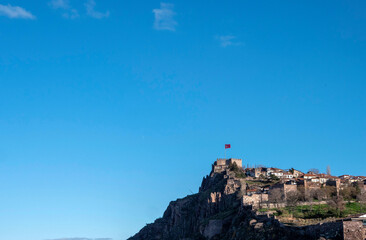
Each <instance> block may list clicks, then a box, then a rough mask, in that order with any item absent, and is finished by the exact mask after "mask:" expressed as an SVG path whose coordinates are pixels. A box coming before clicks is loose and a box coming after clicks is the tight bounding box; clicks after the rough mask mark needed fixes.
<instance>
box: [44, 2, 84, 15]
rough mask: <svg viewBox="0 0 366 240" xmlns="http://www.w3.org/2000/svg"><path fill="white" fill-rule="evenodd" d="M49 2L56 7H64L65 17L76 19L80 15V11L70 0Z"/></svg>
mask: <svg viewBox="0 0 366 240" xmlns="http://www.w3.org/2000/svg"><path fill="white" fill-rule="evenodd" d="M48 4H49V6H51V7H52V8H54V9H62V12H63V13H62V16H63V17H64V18H69V19H75V18H77V17H79V12H78V11H77V10H76V9H75V8H72V7H71V5H70V3H69V0H52V1H50V2H49V3H48Z"/></svg>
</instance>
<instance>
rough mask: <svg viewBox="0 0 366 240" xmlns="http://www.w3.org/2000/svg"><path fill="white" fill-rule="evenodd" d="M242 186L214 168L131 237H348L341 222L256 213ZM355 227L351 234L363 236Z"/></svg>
mask: <svg viewBox="0 0 366 240" xmlns="http://www.w3.org/2000/svg"><path fill="white" fill-rule="evenodd" d="M241 187H243V188H244V187H245V182H243V181H240V179H237V178H235V174H234V173H233V172H231V171H230V170H226V171H224V172H222V173H215V172H211V174H210V175H209V176H206V177H205V178H203V180H202V184H201V187H200V189H199V192H198V193H197V194H193V195H189V196H187V197H185V198H183V199H178V200H176V201H172V202H170V204H169V206H168V207H167V209H166V210H165V212H164V215H163V217H162V218H159V219H157V220H155V222H154V223H151V224H148V225H146V226H145V227H144V228H142V229H141V230H140V232H138V233H137V234H136V235H134V236H133V237H131V238H129V240H174V239H179V240H196V239H197V240H200V239H202V240H203V239H208V240H219V239H220V240H226V239H227V240H229V239H232V240H239V239H258V240H259V239H261V240H262V239H263V240H267V239H268V240H270V239H271V240H273V239H281V240H290V239H291V240H292V239H296V240H303V239H304V240H305V239H323V240H324V239H325V240H328V239H329V240H330V239H333V240H336V239H345V237H344V234H343V232H344V229H343V225H342V224H343V223H341V222H334V223H329V224H322V225H312V226H308V227H302V228H296V227H288V226H284V225H283V224H281V223H280V222H278V221H277V220H275V219H274V218H272V217H268V216H267V215H256V214H255V212H254V211H252V209H251V208H250V207H244V206H242V205H241V200H240V198H239V197H238V195H239V194H240V192H241V191H240V189H241ZM355 231H356V230H354V231H352V233H351V232H349V233H348V234H349V235H352V236H356V235H357V234H358V235H360V236H361V233H358V232H355ZM361 231H362V230H361ZM354 232H355V233H354ZM358 235H357V236H358ZM354 240H358V238H356V239H354ZM360 240H364V238H360Z"/></svg>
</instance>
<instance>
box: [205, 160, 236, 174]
mask: <svg viewBox="0 0 366 240" xmlns="http://www.w3.org/2000/svg"><path fill="white" fill-rule="evenodd" d="M234 163H235V164H236V165H237V166H238V167H239V168H242V160H241V159H236V158H229V159H225V158H218V159H217V160H216V162H215V163H214V164H213V165H212V172H214V173H221V172H223V171H225V170H226V169H228V167H229V166H230V165H231V164H234Z"/></svg>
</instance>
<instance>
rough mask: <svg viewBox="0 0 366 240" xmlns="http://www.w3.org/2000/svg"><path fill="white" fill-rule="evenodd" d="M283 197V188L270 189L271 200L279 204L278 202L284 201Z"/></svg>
mask: <svg viewBox="0 0 366 240" xmlns="http://www.w3.org/2000/svg"><path fill="white" fill-rule="evenodd" d="M283 198H284V195H283V192H282V191H281V189H279V188H274V189H271V190H270V191H269V200H270V202H272V203H276V204H278V203H281V202H283Z"/></svg>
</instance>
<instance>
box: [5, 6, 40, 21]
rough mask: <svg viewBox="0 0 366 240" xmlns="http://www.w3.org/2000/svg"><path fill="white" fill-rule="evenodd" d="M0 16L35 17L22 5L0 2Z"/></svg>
mask: <svg viewBox="0 0 366 240" xmlns="http://www.w3.org/2000/svg"><path fill="white" fill-rule="evenodd" d="M0 16H6V17H8V18H23V19H35V18H36V17H35V16H34V15H33V14H32V13H31V12H29V11H27V10H25V9H24V8H22V7H18V6H11V5H10V4H8V5H2V4H0Z"/></svg>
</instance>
